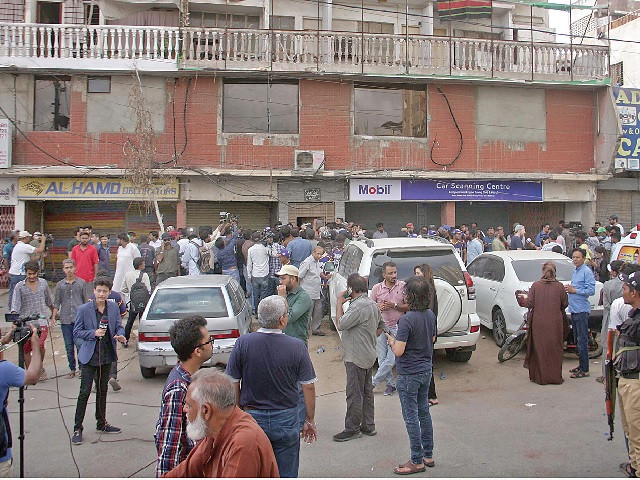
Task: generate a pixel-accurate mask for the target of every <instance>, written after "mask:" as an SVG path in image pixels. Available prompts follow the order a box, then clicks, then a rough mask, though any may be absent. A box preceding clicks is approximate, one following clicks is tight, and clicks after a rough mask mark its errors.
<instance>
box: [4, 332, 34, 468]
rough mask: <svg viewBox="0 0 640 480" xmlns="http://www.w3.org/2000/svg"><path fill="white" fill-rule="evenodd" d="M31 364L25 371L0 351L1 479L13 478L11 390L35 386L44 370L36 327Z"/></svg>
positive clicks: (31, 339)
mask: <svg viewBox="0 0 640 480" xmlns="http://www.w3.org/2000/svg"><path fill="white" fill-rule="evenodd" d="M15 328H16V327H15V325H14V326H12V328H11V330H10V331H9V332H7V334H6V335H5V336H4V337H2V340H1V341H0V345H4V344H7V343H9V342H10V341H11V337H12V336H13V332H14V331H15ZM29 341H30V342H31V352H32V355H31V363H30V364H29V368H27V370H24V369H22V368H20V367H18V366H16V365H14V364H13V363H11V362H7V361H5V360H4V358H3V357H4V354H3V353H2V351H1V350H0V478H7V477H12V476H13V475H12V470H13V468H12V467H13V457H12V455H11V428H10V426H9V416H8V412H7V401H8V400H9V388H11V387H22V386H24V385H35V384H36V383H38V378H39V377H40V369H41V368H42V357H41V356H40V347H39V344H40V337H39V336H38V332H37V330H36V327H34V326H33V325H31V338H30V339H29Z"/></svg>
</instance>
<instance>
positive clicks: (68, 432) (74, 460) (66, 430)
mask: <svg viewBox="0 0 640 480" xmlns="http://www.w3.org/2000/svg"><path fill="white" fill-rule="evenodd" d="M49 343H50V344H51V352H54V351H55V345H54V344H53V328H50V329H49ZM72 348H75V347H72ZM52 357H53V370H54V372H55V374H56V375H55V381H56V399H57V402H58V411H59V412H60V419H61V420H62V425H63V426H64V430H65V432H67V437H69V453H70V454H71V459H72V460H73V465H74V466H75V467H76V472H77V473H78V478H82V475H81V474H80V467H79V466H78V462H77V461H76V456H75V455H74V453H73V443H72V442H71V432H70V431H69V427H68V426H67V421H66V420H65V419H64V414H63V413H62V404H61V402H60V383H59V380H58V377H59V375H58V365H57V364H56V356H55V355H52ZM42 360H43V361H44V358H43V359H42Z"/></svg>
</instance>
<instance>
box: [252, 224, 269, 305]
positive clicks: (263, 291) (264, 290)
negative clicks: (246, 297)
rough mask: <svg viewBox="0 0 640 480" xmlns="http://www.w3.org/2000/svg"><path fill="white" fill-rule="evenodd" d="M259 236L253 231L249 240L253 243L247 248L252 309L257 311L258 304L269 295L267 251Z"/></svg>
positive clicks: (258, 233)
mask: <svg viewBox="0 0 640 480" xmlns="http://www.w3.org/2000/svg"><path fill="white" fill-rule="evenodd" d="M260 237H261V235H260V232H253V234H251V240H252V241H253V242H254V243H253V245H252V246H251V247H249V249H248V250H247V274H248V275H249V279H248V280H249V282H251V291H252V292H253V311H257V310H258V304H259V303H260V302H261V301H262V299H263V298H265V297H267V296H268V295H269V294H268V289H269V251H268V250H267V247H265V246H264V245H263V244H262V242H261V241H260Z"/></svg>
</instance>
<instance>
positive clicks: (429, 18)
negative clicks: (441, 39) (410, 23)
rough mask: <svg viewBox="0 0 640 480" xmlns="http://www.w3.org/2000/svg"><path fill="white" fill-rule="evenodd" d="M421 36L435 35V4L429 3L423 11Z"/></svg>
mask: <svg viewBox="0 0 640 480" xmlns="http://www.w3.org/2000/svg"><path fill="white" fill-rule="evenodd" d="M420 35H433V3H432V2H429V3H428V4H427V6H426V7H424V8H423V9H422V19H421V20H420Z"/></svg>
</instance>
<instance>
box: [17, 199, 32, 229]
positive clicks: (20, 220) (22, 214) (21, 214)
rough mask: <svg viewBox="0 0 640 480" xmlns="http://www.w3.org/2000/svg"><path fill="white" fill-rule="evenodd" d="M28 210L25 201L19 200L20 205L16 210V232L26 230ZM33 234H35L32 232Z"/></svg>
mask: <svg viewBox="0 0 640 480" xmlns="http://www.w3.org/2000/svg"><path fill="white" fill-rule="evenodd" d="M26 214H27V209H26V205H25V203H24V200H18V204H17V205H16V209H15V226H14V228H15V229H16V230H24V229H25V228H24V226H25V222H26ZM32 233H33V232H32Z"/></svg>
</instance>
